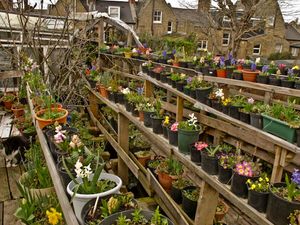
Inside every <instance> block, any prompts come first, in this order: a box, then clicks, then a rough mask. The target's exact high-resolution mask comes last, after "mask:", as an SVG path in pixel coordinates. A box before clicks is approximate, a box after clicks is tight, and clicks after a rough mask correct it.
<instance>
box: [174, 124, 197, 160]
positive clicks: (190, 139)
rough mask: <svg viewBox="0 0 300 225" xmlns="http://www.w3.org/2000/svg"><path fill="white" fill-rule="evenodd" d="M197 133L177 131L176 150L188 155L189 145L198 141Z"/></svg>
mask: <svg viewBox="0 0 300 225" xmlns="http://www.w3.org/2000/svg"><path fill="white" fill-rule="evenodd" d="M199 132H200V130H197V131H187V130H182V129H178V149H179V151H180V152H181V153H184V154H188V153H189V152H190V146H191V144H193V143H195V142H196V141H198V138H199Z"/></svg>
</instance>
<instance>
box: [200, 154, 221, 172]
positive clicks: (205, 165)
mask: <svg viewBox="0 0 300 225" xmlns="http://www.w3.org/2000/svg"><path fill="white" fill-rule="evenodd" d="M201 168H202V169H203V170H204V171H205V172H206V173H208V174H210V175H216V174H218V159H217V157H215V156H214V157H210V156H208V154H207V153H206V152H205V151H202V152H201Z"/></svg>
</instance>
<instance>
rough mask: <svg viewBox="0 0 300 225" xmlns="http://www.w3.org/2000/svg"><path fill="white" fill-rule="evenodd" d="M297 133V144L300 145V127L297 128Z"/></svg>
mask: <svg viewBox="0 0 300 225" xmlns="http://www.w3.org/2000/svg"><path fill="white" fill-rule="evenodd" d="M296 135H297V146H298V147H300V129H297V130H296Z"/></svg>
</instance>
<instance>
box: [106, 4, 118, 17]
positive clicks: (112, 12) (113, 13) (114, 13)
mask: <svg viewBox="0 0 300 225" xmlns="http://www.w3.org/2000/svg"><path fill="white" fill-rule="evenodd" d="M108 15H109V16H110V17H113V18H118V19H120V7H118V6H109V7H108Z"/></svg>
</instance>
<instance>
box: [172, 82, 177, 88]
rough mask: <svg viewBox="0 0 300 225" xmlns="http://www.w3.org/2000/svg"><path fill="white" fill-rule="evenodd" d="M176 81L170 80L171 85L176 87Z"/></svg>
mask: <svg viewBox="0 0 300 225" xmlns="http://www.w3.org/2000/svg"><path fill="white" fill-rule="evenodd" d="M176 83H177V81H175V80H172V84H171V85H172V87H173V88H176Z"/></svg>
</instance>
